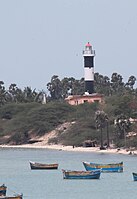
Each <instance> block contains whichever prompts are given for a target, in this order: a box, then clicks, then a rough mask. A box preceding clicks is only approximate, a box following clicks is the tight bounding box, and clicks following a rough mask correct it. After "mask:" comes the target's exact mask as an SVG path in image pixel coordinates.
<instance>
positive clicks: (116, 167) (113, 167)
mask: <svg viewBox="0 0 137 199" xmlns="http://www.w3.org/2000/svg"><path fill="white" fill-rule="evenodd" d="M83 165H84V167H85V169H86V170H87V171H93V170H96V169H102V172H104V173H105V172H106V173H107V172H123V162H120V163H111V164H97V163H92V162H83Z"/></svg>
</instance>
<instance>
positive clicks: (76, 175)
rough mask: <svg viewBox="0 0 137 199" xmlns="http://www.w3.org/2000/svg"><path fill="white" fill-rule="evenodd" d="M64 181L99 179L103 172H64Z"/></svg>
mask: <svg viewBox="0 0 137 199" xmlns="http://www.w3.org/2000/svg"><path fill="white" fill-rule="evenodd" d="M62 171H63V178H64V179H99V178H100V174H101V170H97V171H70V170H62Z"/></svg>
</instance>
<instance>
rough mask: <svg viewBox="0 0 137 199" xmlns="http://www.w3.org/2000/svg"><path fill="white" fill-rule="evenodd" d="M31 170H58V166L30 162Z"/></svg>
mask: <svg viewBox="0 0 137 199" xmlns="http://www.w3.org/2000/svg"><path fill="white" fill-rule="evenodd" d="M30 168H31V169H33V170H34V169H58V164H42V163H36V162H30Z"/></svg>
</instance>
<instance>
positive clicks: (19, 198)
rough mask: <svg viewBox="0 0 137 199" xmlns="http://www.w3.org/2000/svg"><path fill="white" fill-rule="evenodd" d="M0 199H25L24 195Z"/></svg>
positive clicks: (0, 197)
mask: <svg viewBox="0 0 137 199" xmlns="http://www.w3.org/2000/svg"><path fill="white" fill-rule="evenodd" d="M0 199H23V195H22V194H21V195H15V196H0Z"/></svg>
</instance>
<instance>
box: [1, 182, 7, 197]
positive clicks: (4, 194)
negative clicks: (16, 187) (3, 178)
mask: <svg viewBox="0 0 137 199" xmlns="http://www.w3.org/2000/svg"><path fill="white" fill-rule="evenodd" d="M6 192H7V187H6V186H5V184H3V185H1V186H0V196H6Z"/></svg>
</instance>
